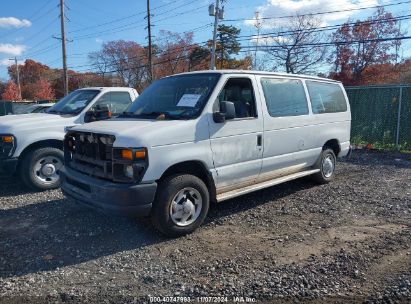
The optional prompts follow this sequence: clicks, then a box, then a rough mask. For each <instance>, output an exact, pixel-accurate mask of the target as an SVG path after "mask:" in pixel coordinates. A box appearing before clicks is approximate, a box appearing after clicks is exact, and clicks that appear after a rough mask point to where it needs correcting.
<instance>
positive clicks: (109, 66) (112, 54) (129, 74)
mask: <svg viewBox="0 0 411 304" xmlns="http://www.w3.org/2000/svg"><path fill="white" fill-rule="evenodd" d="M89 60H90V61H91V63H92V64H93V66H94V67H95V68H96V69H97V70H98V71H99V72H100V73H109V72H111V73H112V72H114V73H115V74H117V76H118V77H119V79H120V81H121V85H123V86H130V87H135V88H137V89H140V90H141V89H142V88H143V87H145V85H146V83H147V81H148V74H147V73H148V71H147V56H146V50H145V49H144V48H143V47H142V46H140V45H139V44H137V43H136V42H134V41H124V40H116V41H109V42H107V43H104V44H103V46H102V49H101V50H100V51H98V52H93V53H91V54H90V55H89Z"/></svg>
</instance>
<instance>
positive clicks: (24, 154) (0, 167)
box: [0, 87, 138, 190]
mask: <svg viewBox="0 0 411 304" xmlns="http://www.w3.org/2000/svg"><path fill="white" fill-rule="evenodd" d="M137 96H138V93H137V91H136V90H134V89H132V88H123V87H96V88H84V89H79V90H76V91H74V92H72V93H70V94H69V95H67V96H66V97H64V98H63V99H61V100H60V101H59V102H57V103H56V104H55V105H54V106H52V107H51V108H50V109H48V110H47V112H46V113H33V114H22V115H10V116H3V117H0V173H1V174H7V175H10V174H13V173H15V172H16V171H17V172H18V173H19V174H20V176H21V179H22V180H23V181H24V183H25V184H27V185H28V186H29V187H31V188H33V189H35V190H46V189H53V188H57V187H59V186H60V176H59V169H60V168H61V167H62V165H63V139H64V134H65V131H66V130H65V129H66V128H68V127H72V126H75V125H81V124H84V123H87V122H91V121H95V120H101V119H106V118H109V117H108V116H111V115H113V116H115V115H118V114H120V113H122V112H123V111H125V110H126V109H127V107H128V106H129V105H130V104H131V103H132V101H133V100H135V99H136V98H137Z"/></svg>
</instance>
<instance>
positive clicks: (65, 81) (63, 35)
mask: <svg viewBox="0 0 411 304" xmlns="http://www.w3.org/2000/svg"><path fill="white" fill-rule="evenodd" d="M64 21H65V17H64V0H60V24H61V49H62V53H63V89H64V91H63V92H64V96H66V95H67V94H68V77H67V54H66V32H65V30H64Z"/></svg>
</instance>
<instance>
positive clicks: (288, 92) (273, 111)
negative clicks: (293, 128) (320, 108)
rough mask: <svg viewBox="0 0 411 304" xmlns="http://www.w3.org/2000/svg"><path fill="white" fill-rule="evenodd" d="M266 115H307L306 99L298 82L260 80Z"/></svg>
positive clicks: (291, 80)
mask: <svg viewBox="0 0 411 304" xmlns="http://www.w3.org/2000/svg"><path fill="white" fill-rule="evenodd" d="M261 85H262V87H263V91H264V97H265V102H266V104H267V109H268V113H269V114H270V116H272V117H282V116H298V115H306V114H308V105H307V98H306V96H305V92H304V87H303V84H302V82H301V81H300V80H297V79H282V78H276V79H274V78H262V79H261Z"/></svg>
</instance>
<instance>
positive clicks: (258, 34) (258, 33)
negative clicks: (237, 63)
mask: <svg viewBox="0 0 411 304" xmlns="http://www.w3.org/2000/svg"><path fill="white" fill-rule="evenodd" d="M255 20H256V23H255V28H256V29H257V41H256V44H255V51H254V70H256V69H257V51H258V40H259V38H260V30H261V22H260V12H255Z"/></svg>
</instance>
